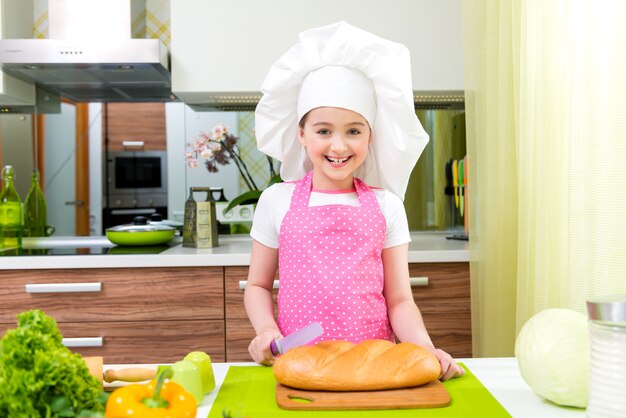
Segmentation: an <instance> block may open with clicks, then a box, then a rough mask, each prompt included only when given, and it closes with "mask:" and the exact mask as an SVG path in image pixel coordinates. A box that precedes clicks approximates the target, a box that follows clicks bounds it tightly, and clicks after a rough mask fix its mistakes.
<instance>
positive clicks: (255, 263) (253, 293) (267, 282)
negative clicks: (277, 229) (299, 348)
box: [243, 239, 282, 365]
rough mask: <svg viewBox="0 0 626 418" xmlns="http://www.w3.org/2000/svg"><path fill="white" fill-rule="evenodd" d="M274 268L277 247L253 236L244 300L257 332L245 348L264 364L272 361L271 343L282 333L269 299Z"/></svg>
mask: <svg viewBox="0 0 626 418" xmlns="http://www.w3.org/2000/svg"><path fill="white" fill-rule="evenodd" d="M277 268H278V249H276V248H270V247H267V246H265V245H263V244H261V243H260V242H258V241H256V240H254V239H253V240H252V255H251V258H250V270H249V272H248V283H247V284H246V290H245V292H244V296H243V300H244V305H245V307H246V312H247V314H248V318H249V319H250V322H251V323H252V326H253V327H254V331H255V332H256V337H255V338H254V339H253V340H252V342H251V343H250V346H249V347H248V351H249V352H250V355H251V356H252V358H253V359H254V361H256V362H257V363H260V364H265V365H270V364H272V363H273V362H274V356H273V355H272V353H271V351H270V348H269V346H270V343H271V342H272V340H275V339H277V338H281V337H282V335H281V333H280V330H279V329H278V324H276V320H275V319H274V302H273V300H272V285H273V283H274V276H275V275H276V269H277Z"/></svg>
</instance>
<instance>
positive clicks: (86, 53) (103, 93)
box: [0, 0, 175, 102]
mask: <svg viewBox="0 0 626 418" xmlns="http://www.w3.org/2000/svg"><path fill="white" fill-rule="evenodd" d="M143 3H144V6H145V1H144V2H143ZM48 7H49V9H48V15H49V36H50V39H3V40H0V66H1V67H2V70H3V71H4V72H5V73H7V74H9V75H12V76H14V77H17V78H20V79H22V80H25V81H31V82H34V83H36V84H37V85H38V86H39V87H41V88H43V89H45V90H48V91H51V92H55V93H58V94H60V95H61V96H63V97H66V98H68V99H70V100H74V101H76V102H97V101H107V102H134V101H137V102H139V101H141V102H148V101H169V100H173V99H174V98H175V97H174V96H173V95H172V93H171V77H170V72H169V62H168V60H169V57H168V51H167V49H166V48H165V46H163V45H162V44H161V42H160V41H159V40H158V39H133V38H131V37H130V26H131V16H130V14H131V1H130V0H106V1H100V0H98V1H89V2H85V1H84V0H49V1H48Z"/></svg>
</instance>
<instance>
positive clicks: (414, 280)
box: [409, 276, 428, 287]
mask: <svg viewBox="0 0 626 418" xmlns="http://www.w3.org/2000/svg"><path fill="white" fill-rule="evenodd" d="M409 282H410V283H411V287H418V286H428V277H426V276H422V277H409Z"/></svg>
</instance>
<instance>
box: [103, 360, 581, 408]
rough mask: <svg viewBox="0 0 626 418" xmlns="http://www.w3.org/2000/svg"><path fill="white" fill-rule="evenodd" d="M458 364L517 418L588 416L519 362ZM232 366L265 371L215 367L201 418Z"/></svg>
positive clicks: (239, 364) (151, 366)
mask: <svg viewBox="0 0 626 418" xmlns="http://www.w3.org/2000/svg"><path fill="white" fill-rule="evenodd" d="M458 361H460V362H463V363H464V364H465V365H466V366H467V367H468V368H469V369H470V370H471V371H472V373H473V374H474V375H475V376H476V377H477V378H478V380H480V381H481V383H482V384H483V385H484V386H485V388H487V390H489V392H491V394H492V395H493V396H494V397H495V398H496V399H497V400H498V401H499V402H500V404H501V405H502V406H503V407H504V408H505V409H506V410H507V411H508V412H509V413H510V414H511V416H513V417H515V418H517V417H519V418H527V417H533V418H544V417H545V418H548V417H549V418H577V417H578V418H582V417H585V416H586V411H585V410H584V409H577V408H565V407H560V406H558V405H555V404H553V403H550V402H548V401H545V400H543V399H542V398H541V397H539V396H537V395H535V394H534V393H533V391H532V390H531V389H530V387H529V386H528V385H527V384H526V382H524V380H523V379H522V377H521V375H520V373H519V369H518V367H517V361H516V359H515V358H467V359H458ZM230 365H235V366H251V367H262V366H257V365H256V364H254V363H230V364H229V363H215V364H213V371H214V373H215V380H216V384H217V387H216V388H215V389H214V390H213V391H212V392H211V393H210V394H208V395H207V396H206V397H205V399H204V401H203V402H202V404H201V405H200V406H199V408H198V413H197V414H196V417H197V418H205V417H206V416H207V415H208V414H209V412H210V410H211V407H212V405H213V401H214V400H215V398H216V397H217V393H218V391H219V388H220V385H221V384H222V382H223V381H224V377H225V376H226V372H227V371H228V367H229V366H230ZM136 366H137V365H128V364H126V365H111V366H106V367H107V368H111V369H114V368H125V367H136ZM140 367H149V368H156V366H155V365H140Z"/></svg>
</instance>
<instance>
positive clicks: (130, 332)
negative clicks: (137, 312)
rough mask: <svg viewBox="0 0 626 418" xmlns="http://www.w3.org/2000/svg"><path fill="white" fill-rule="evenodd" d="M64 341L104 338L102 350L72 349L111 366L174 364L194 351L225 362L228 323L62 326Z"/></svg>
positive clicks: (61, 324)
mask: <svg viewBox="0 0 626 418" xmlns="http://www.w3.org/2000/svg"><path fill="white" fill-rule="evenodd" d="M58 325H59V330H60V331H61V334H62V335H63V337H64V338H72V339H73V338H81V339H84V338H90V339H91V338H93V337H101V338H102V346H94V347H70V349H71V350H72V351H74V352H76V353H80V354H81V355H83V356H103V357H104V362H105V363H109V364H113V363H114V364H124V363H172V362H175V361H178V360H181V359H182V358H183V357H184V356H185V355H186V354H187V353H189V352H190V351H196V350H197V351H204V352H206V353H208V354H209V355H210V356H211V359H212V360H213V361H216V362H223V361H224V360H225V358H224V321H222V320H197V321H150V322H135V321H129V322H81V323H73V322H67V323H59V324H58Z"/></svg>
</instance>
